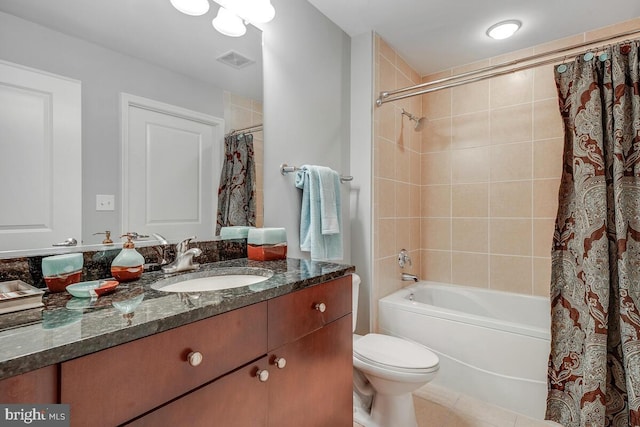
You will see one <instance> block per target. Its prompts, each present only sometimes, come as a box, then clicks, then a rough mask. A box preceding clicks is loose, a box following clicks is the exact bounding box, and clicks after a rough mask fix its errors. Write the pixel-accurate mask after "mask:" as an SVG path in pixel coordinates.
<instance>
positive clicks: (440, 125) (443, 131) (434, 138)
mask: <svg viewBox="0 0 640 427" xmlns="http://www.w3.org/2000/svg"><path fill="white" fill-rule="evenodd" d="M420 133H421V134H422V146H421V148H422V152H423V153H426V152H429V151H445V150H448V149H450V148H451V117H446V118H443V119H437V120H429V123H427V125H426V126H425V128H424V129H423V131H422V132H420Z"/></svg>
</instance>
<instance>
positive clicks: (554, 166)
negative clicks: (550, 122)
mask: <svg viewBox="0 0 640 427" xmlns="http://www.w3.org/2000/svg"><path fill="white" fill-rule="evenodd" d="M563 149H564V139H563V138H553V139H545V140H542V141H534V143H533V177H534V178H560V177H561V176H562V154H563Z"/></svg>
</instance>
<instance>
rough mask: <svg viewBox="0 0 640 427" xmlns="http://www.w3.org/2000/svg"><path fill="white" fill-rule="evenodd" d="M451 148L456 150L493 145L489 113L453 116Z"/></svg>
mask: <svg viewBox="0 0 640 427" xmlns="http://www.w3.org/2000/svg"><path fill="white" fill-rule="evenodd" d="M451 126H452V130H451V147H452V148H454V149H462V148H471V147H482V146H485V145H489V144H490V143H491V135H490V127H489V111H482V112H479V113H471V114H464V115H460V116H453V118H452V119H451Z"/></svg>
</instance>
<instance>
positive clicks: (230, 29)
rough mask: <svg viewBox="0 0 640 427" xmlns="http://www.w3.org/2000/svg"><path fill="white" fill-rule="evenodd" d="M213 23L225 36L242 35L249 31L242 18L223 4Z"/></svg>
mask: <svg viewBox="0 0 640 427" xmlns="http://www.w3.org/2000/svg"><path fill="white" fill-rule="evenodd" d="M211 23H212V24H213V27H214V28H215V29H216V30H218V31H219V32H221V33H222V34H224V35H225V36H229V37H240V36H243V35H244V34H245V33H246V32H247V27H245V26H244V23H243V22H242V19H240V17H239V16H238V15H236V14H235V13H233V12H231V11H229V10H227V9H226V8H224V7H222V6H220V9H218V15H216V17H215V18H214V19H213V21H212V22H211Z"/></svg>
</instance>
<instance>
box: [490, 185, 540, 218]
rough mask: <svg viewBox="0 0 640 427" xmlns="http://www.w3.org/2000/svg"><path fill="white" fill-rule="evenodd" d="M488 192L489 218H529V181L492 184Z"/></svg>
mask: <svg viewBox="0 0 640 427" xmlns="http://www.w3.org/2000/svg"><path fill="white" fill-rule="evenodd" d="M489 191H490V197H489V199H490V201H489V215H490V216H492V217H519V218H523V217H525V218H530V217H531V181H528V180H527V181H507V182H494V183H491V186H490V190H489Z"/></svg>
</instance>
